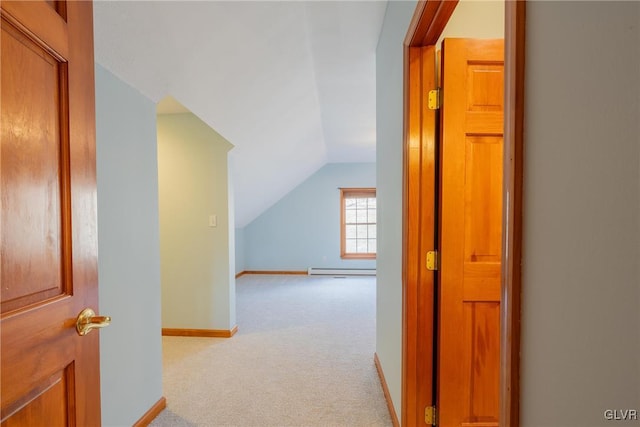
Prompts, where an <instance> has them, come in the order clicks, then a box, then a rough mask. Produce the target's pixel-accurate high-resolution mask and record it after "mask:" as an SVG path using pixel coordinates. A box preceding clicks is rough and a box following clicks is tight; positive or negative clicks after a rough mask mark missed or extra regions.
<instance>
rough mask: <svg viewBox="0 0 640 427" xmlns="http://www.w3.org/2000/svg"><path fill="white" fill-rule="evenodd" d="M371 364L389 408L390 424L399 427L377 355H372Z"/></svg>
mask: <svg viewBox="0 0 640 427" xmlns="http://www.w3.org/2000/svg"><path fill="white" fill-rule="evenodd" d="M373 363H374V364H375V365H376V371H377V372H378V377H379V378H380V385H382V392H383V393H384V399H385V400H386V402H387V408H389V415H390V416H391V423H392V424H393V427H400V422H399V421H398V414H397V413H396V408H395V407H394V406H393V400H391V393H389V387H388V386H387V380H386V379H385V378H384V371H383V370H382V365H381V364H380V359H378V354H377V353H374V354H373Z"/></svg>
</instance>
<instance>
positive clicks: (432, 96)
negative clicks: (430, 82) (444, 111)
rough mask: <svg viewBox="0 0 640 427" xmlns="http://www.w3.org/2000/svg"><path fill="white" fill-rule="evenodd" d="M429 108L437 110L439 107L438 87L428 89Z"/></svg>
mask: <svg viewBox="0 0 640 427" xmlns="http://www.w3.org/2000/svg"><path fill="white" fill-rule="evenodd" d="M428 99H429V102H428V105H429V109H430V110H439V109H440V89H434V90H430V91H429V98H428Z"/></svg>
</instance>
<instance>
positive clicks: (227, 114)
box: [94, 1, 386, 227]
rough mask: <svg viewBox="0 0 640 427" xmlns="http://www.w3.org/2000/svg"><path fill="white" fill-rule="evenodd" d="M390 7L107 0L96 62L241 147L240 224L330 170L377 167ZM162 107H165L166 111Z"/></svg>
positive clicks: (98, 10)
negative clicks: (378, 73)
mask: <svg viewBox="0 0 640 427" xmlns="http://www.w3.org/2000/svg"><path fill="white" fill-rule="evenodd" d="M385 10H386V1H317V2H302V1H280V2H275V1H258V2H245V1H200V2H187V1H137V2H131V1H122V2H120V1H118V2H115V1H98V2H96V3H95V4H94V21H95V22H94V25H95V55H96V61H97V62H98V63H100V64H101V65H102V66H104V67H105V68H107V69H109V70H110V71H111V72H113V73H114V74H116V75H117V76H119V77H120V78H121V79H122V80H124V81H126V82H127V83H129V84H130V85H132V86H134V87H136V88H137V89H138V90H140V92H142V93H143V94H144V95H146V96H147V97H149V98H150V99H152V100H153V101H154V102H158V101H160V100H161V99H163V98H164V97H166V96H171V97H173V98H175V99H176V100H177V101H178V103H174V105H173V107H171V106H168V107H167V106H165V107H166V108H168V109H167V110H165V112H171V111H175V108H178V109H179V108H180V104H182V105H184V106H185V107H186V108H188V109H189V110H191V111H192V112H193V113H194V114H196V115H197V116H199V117H200V118H201V119H202V120H204V121H205V122H206V123H207V124H209V126H211V127H212V128H213V129H215V130H216V131H217V132H218V133H220V134H221V135H222V136H224V137H225V138H226V139H227V140H228V141H229V142H231V143H232V144H233V145H234V146H235V147H234V148H233V150H232V151H231V155H230V157H231V166H232V173H233V176H232V182H233V185H234V191H235V195H234V196H235V212H236V218H235V219H236V226H237V227H244V226H245V225H247V224H248V223H249V222H251V221H252V220H253V219H254V218H256V217H257V216H258V215H260V213H262V212H263V211H264V210H265V209H266V208H268V207H269V206H271V205H273V204H274V203H275V202H276V201H277V200H279V199H280V198H281V197H282V196H284V195H285V194H286V193H288V192H289V191H290V190H292V189H293V188H294V187H296V186H297V185H298V184H300V183H301V182H302V181H303V180H304V179H306V178H307V177H309V176H310V175H311V174H313V173H314V172H315V171H317V170H318V169H319V168H320V167H322V166H323V165H324V164H325V163H327V162H373V161H375V142H376V127H375V111H376V104H375V93H376V91H375V49H376V45H377V41H378V36H379V33H380V28H381V25H382V21H383V18H384V13H385ZM163 104H164V103H163Z"/></svg>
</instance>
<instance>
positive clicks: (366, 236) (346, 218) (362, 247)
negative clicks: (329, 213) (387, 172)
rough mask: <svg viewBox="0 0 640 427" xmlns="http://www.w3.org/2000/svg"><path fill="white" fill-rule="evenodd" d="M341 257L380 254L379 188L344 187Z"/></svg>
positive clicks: (341, 214)
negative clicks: (377, 211)
mask: <svg viewBox="0 0 640 427" xmlns="http://www.w3.org/2000/svg"><path fill="white" fill-rule="evenodd" d="M340 208H341V212H340V217H341V221H340V222H341V233H340V256H341V257H342V258H360V259H367V258H368V259H374V258H375V257H376V235H377V230H376V189H375V188H341V189H340Z"/></svg>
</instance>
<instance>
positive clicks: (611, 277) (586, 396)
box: [521, 2, 640, 427]
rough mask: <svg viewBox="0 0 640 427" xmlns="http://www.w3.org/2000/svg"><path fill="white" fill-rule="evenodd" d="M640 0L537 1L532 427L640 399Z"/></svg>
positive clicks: (529, 327)
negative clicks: (619, 1)
mask: <svg viewBox="0 0 640 427" xmlns="http://www.w3.org/2000/svg"><path fill="white" fill-rule="evenodd" d="M639 7H640V3H638V2H621V3H616V2H529V3H528V5H527V24H526V25H527V57H526V67H527V68H526V119H525V129H526V134H525V136H526V140H525V144H526V152H525V176H524V183H525V188H524V190H525V207H524V209H525V210H524V215H525V223H524V226H525V227H524V248H523V249H524V260H523V266H524V276H523V294H522V301H523V308H522V396H521V404H522V425H523V426H532V427H533V426H535V427H539V426H560V425H562V426H576V427H577V426H597V425H612V422H607V421H606V420H605V419H604V416H603V411H604V410H605V409H607V408H611V409H625V408H630V409H637V410H640V364H639V360H640V336H639V333H638V331H639V329H640V321H639V317H638V312H639V311H640V310H639V306H640V304H639V299H640V272H639V269H638V265H639V263H638V259H639V256H640V249H639V247H640V224H639V218H640V210H639V204H640V192H639V187H640V175H639V172H640V167H639V159H640V153H639V151H640V150H639V144H640V128H639V126H638V122H640V107H639V104H640V29H639V27H640V15H639V13H640V11H639ZM637 423H638V421H633V422H630V423H629V424H632V425H637ZM613 424H616V425H624V424H625V423H623V422H621V421H618V422H613Z"/></svg>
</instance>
